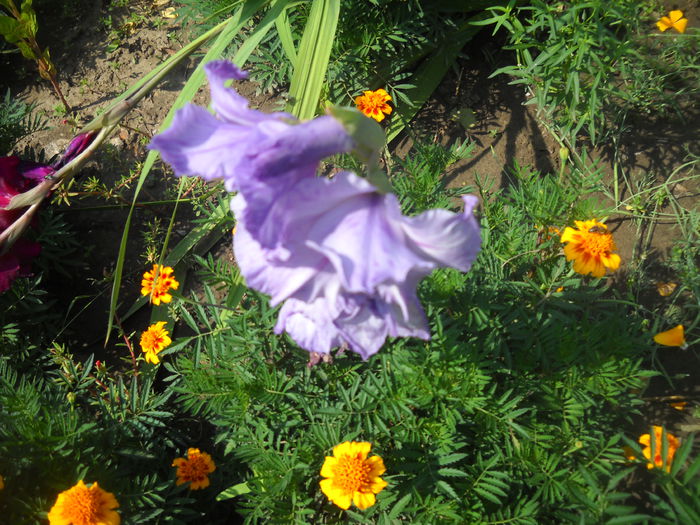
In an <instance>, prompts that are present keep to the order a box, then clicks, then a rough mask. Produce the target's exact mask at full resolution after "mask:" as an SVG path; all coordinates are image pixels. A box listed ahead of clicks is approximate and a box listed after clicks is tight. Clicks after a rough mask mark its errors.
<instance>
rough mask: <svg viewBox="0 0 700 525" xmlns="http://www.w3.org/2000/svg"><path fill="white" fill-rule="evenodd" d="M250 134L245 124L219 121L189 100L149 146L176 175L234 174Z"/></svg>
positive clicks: (210, 176) (209, 177) (214, 176)
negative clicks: (239, 124) (158, 153)
mask: <svg viewBox="0 0 700 525" xmlns="http://www.w3.org/2000/svg"><path fill="white" fill-rule="evenodd" d="M251 138H252V137H251V133H250V132H249V130H248V129H247V128H243V127H240V126H235V125H233V124H229V123H226V122H222V121H220V120H218V119H217V118H216V117H214V115H212V114H211V113H209V112H208V111H207V110H206V109H204V108H201V107H199V106H195V105H194V104H188V105H186V106H185V107H183V108H182V109H180V110H178V111H177V113H175V117H174V119H173V123H172V125H171V126H170V127H169V128H168V129H167V130H165V131H163V132H162V133H160V134H158V135H156V136H155V137H153V139H152V140H151V143H150V144H149V146H148V147H149V148H150V149H155V150H158V151H159V152H160V154H161V156H162V157H163V160H164V161H165V162H167V163H168V164H170V165H171V166H172V168H173V171H175V174H176V175H198V176H200V177H202V178H203V179H206V180H212V179H223V178H235V176H236V169H237V167H238V165H239V164H240V162H241V160H242V158H243V155H244V153H245V150H246V148H247V144H246V142H247V141H249V140H250V139H251Z"/></svg>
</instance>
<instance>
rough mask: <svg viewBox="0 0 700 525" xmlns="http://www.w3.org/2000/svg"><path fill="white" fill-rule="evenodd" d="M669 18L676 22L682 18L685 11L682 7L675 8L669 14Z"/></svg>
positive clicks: (673, 22)
mask: <svg viewBox="0 0 700 525" xmlns="http://www.w3.org/2000/svg"><path fill="white" fill-rule="evenodd" d="M668 18H669V19H670V21H671V23H672V24H675V23H676V22H678V21H679V20H680V19H681V18H683V11H681V10H680V9H674V10H673V11H671V12H670V13H669V14H668Z"/></svg>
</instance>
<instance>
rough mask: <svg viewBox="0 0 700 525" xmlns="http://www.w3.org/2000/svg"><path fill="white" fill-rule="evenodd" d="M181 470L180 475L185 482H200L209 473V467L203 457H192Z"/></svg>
mask: <svg viewBox="0 0 700 525" xmlns="http://www.w3.org/2000/svg"><path fill="white" fill-rule="evenodd" d="M180 469H181V470H180V471H179V472H178V475H179V476H180V477H181V478H182V479H183V480H184V481H200V480H202V479H204V478H205V477H207V474H208V473H209V465H208V464H207V462H206V461H205V459H204V458H203V457H202V456H192V457H190V458H189V459H188V460H187V461H186V462H185V463H183V464H182V465H181V466H180Z"/></svg>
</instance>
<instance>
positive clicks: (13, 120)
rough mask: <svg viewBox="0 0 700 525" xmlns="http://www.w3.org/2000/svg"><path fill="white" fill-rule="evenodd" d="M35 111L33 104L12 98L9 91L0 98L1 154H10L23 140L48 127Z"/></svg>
mask: <svg viewBox="0 0 700 525" xmlns="http://www.w3.org/2000/svg"><path fill="white" fill-rule="evenodd" d="M34 109H35V106H34V105H33V104H27V103H26V102H23V101H22V100H20V99H18V98H15V97H12V95H11V94H10V90H9V89H8V90H7V91H6V92H5V96H4V97H3V98H0V153H3V154H4V153H9V152H10V151H11V150H12V148H13V147H14V146H15V144H17V141H19V140H20V139H21V138H23V137H26V136H27V135H30V134H31V133H34V132H35V131H39V130H42V129H44V128H45V127H46V120H45V119H44V118H43V117H42V116H41V115H39V114H37V113H35V112H34Z"/></svg>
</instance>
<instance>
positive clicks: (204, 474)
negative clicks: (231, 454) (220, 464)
mask: <svg viewBox="0 0 700 525" xmlns="http://www.w3.org/2000/svg"><path fill="white" fill-rule="evenodd" d="M173 467H177V472H176V473H175V475H176V476H177V481H176V484H177V485H182V484H183V483H190V489H192V490H197V489H204V488H207V487H208V486H209V476H208V474H211V473H212V472H214V471H215V470H216V465H215V464H214V461H213V460H212V459H211V456H210V455H209V454H207V453H206V452H200V451H199V449H198V448H189V449H187V458H177V459H176V460H174V461H173Z"/></svg>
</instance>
